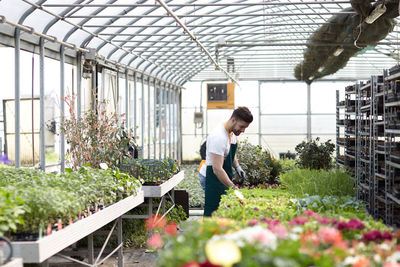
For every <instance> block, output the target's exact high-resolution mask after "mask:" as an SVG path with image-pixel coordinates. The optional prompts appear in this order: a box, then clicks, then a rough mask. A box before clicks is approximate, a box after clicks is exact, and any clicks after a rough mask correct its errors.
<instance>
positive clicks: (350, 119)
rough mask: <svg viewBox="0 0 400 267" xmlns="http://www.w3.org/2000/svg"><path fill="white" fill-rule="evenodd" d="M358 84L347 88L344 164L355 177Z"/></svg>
mask: <svg viewBox="0 0 400 267" xmlns="http://www.w3.org/2000/svg"><path fill="white" fill-rule="evenodd" d="M357 90H358V85H357V84H355V85H351V86H347V87H346V88H345V109H344V127H345V130H344V139H345V143H344V165H345V166H347V167H348V169H349V171H350V172H351V174H352V177H353V178H356V172H357V170H356V160H357V158H356V152H357V142H356V140H357V135H358V131H357V125H356V123H355V122H356V116H357V112H358V105H357V100H356V93H357Z"/></svg>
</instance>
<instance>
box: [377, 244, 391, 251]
mask: <svg viewBox="0 0 400 267" xmlns="http://www.w3.org/2000/svg"><path fill="white" fill-rule="evenodd" d="M379 248H380V249H382V250H390V246H389V245H388V244H386V243H382V244H380V245H379Z"/></svg>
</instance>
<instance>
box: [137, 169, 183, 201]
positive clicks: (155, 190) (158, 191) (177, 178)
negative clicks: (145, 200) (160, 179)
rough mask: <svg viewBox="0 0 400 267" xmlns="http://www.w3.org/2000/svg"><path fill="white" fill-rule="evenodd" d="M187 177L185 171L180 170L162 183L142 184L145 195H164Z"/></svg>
mask: <svg viewBox="0 0 400 267" xmlns="http://www.w3.org/2000/svg"><path fill="white" fill-rule="evenodd" d="M183 178H185V174H184V171H180V172H178V173H177V174H175V175H174V176H172V177H171V178H170V179H168V180H167V181H165V182H164V183H162V184H160V185H142V188H143V192H144V197H162V196H163V195H165V194H166V193H168V192H169V191H171V189H172V188H174V187H175V186H177V185H178V184H179V183H180V182H181V181H182V180H183Z"/></svg>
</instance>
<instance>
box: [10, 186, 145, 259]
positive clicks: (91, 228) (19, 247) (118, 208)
mask: <svg viewBox="0 0 400 267" xmlns="http://www.w3.org/2000/svg"><path fill="white" fill-rule="evenodd" d="M138 192H139V193H138V194H137V195H136V196H130V197H127V198H125V199H123V200H121V201H118V202H117V203H114V204H112V205H110V206H108V207H106V208H105V209H102V210H100V211H99V212H97V213H94V214H92V215H90V216H88V217H86V218H84V219H82V220H79V221H77V222H75V223H74V224H72V225H68V226H67V227H65V228H64V229H62V230H60V231H57V232H55V233H53V234H51V235H49V236H46V237H43V238H41V239H39V240H37V241H15V242H11V243H12V245H13V248H14V256H15V257H21V258H23V260H24V263H42V262H43V261H45V260H47V259H48V258H50V257H51V256H53V255H55V254H57V253H58V252H60V251H61V250H63V249H64V248H67V247H68V246H70V245H72V244H74V243H75V242H77V241H79V240H81V239H82V238H84V237H86V236H88V235H89V234H91V233H93V232H95V231H96V230H98V229H100V228H101V227H103V226H104V225H106V224H108V223H109V222H111V221H113V220H115V219H117V218H119V217H120V216H122V215H123V214H125V213H126V212H128V211H130V210H131V209H133V208H135V207H137V206H139V205H140V204H142V203H143V201H144V194H143V191H142V190H138Z"/></svg>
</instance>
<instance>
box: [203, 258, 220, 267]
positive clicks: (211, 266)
mask: <svg viewBox="0 0 400 267" xmlns="http://www.w3.org/2000/svg"><path fill="white" fill-rule="evenodd" d="M200 266H201V267H222V266H221V265H215V264H212V263H211V262H209V261H208V260H206V261H205V262H202V263H201V264H200Z"/></svg>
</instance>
